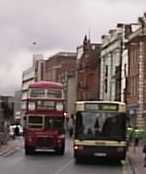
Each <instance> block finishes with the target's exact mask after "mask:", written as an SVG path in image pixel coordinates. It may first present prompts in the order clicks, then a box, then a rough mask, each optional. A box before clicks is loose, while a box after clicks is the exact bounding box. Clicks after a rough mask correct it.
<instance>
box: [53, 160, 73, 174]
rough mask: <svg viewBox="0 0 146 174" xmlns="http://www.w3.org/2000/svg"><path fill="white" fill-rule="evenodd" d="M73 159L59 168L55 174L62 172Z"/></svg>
mask: <svg viewBox="0 0 146 174" xmlns="http://www.w3.org/2000/svg"><path fill="white" fill-rule="evenodd" d="M73 160H74V159H72V160H70V161H69V162H68V163H66V164H65V165H64V166H63V167H62V168H60V169H59V170H58V171H57V172H56V173H55V174H60V173H61V172H62V171H63V170H65V169H66V168H67V167H68V166H69V165H70V164H71V163H72V162H73Z"/></svg>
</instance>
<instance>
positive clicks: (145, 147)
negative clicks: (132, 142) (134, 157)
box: [143, 128, 146, 167]
mask: <svg viewBox="0 0 146 174" xmlns="http://www.w3.org/2000/svg"><path fill="white" fill-rule="evenodd" d="M143 145H144V146H143V153H144V167H146V128H145V130H144V135H143Z"/></svg>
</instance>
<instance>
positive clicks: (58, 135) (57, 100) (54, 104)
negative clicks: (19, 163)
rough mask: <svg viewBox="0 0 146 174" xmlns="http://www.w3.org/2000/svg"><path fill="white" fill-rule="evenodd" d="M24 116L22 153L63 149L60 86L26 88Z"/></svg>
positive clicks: (46, 84)
mask: <svg viewBox="0 0 146 174" xmlns="http://www.w3.org/2000/svg"><path fill="white" fill-rule="evenodd" d="M28 91H29V92H28V97H27V102H26V113H25V129H24V132H25V133H24V139H25V153H26V154H32V153H33V152H34V151H37V150H53V151H56V152H57V153H58V154H60V155H63V154H64V149H65V131H64V96H63V85H62V84H61V83H56V82H52V81H39V82H34V83H33V84H31V85H30V86H29V90H28Z"/></svg>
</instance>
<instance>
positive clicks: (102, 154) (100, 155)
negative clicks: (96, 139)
mask: <svg viewBox="0 0 146 174" xmlns="http://www.w3.org/2000/svg"><path fill="white" fill-rule="evenodd" d="M106 155H107V154H106V153H99V152H98V153H97V152H96V153H94V156H97V157H106Z"/></svg>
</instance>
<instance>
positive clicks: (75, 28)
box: [0, 0, 146, 95]
mask: <svg viewBox="0 0 146 174" xmlns="http://www.w3.org/2000/svg"><path fill="white" fill-rule="evenodd" d="M145 7H146V0H0V39H1V44H0V95H14V91H15V90H16V89H20V87H21V76H22V71H24V70H25V69H27V68H28V67H30V66H31V65H32V54H33V53H41V54H43V55H44V56H46V57H48V56H49V55H50V54H54V53H57V52H58V51H63V50H64V51H76V47H77V46H79V45H80V44H82V40H83V37H84V35H85V34H88V33H89V31H90V37H91V41H93V42H101V35H103V34H106V33H107V32H108V30H109V29H111V28H114V27H115V26H116V24H117V23H119V22H124V23H128V22H136V21H137V18H138V16H143V13H144V11H145V10H146V8H145ZM33 41H35V42H37V45H36V46H35V48H34V46H33V45H32V42H33Z"/></svg>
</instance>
